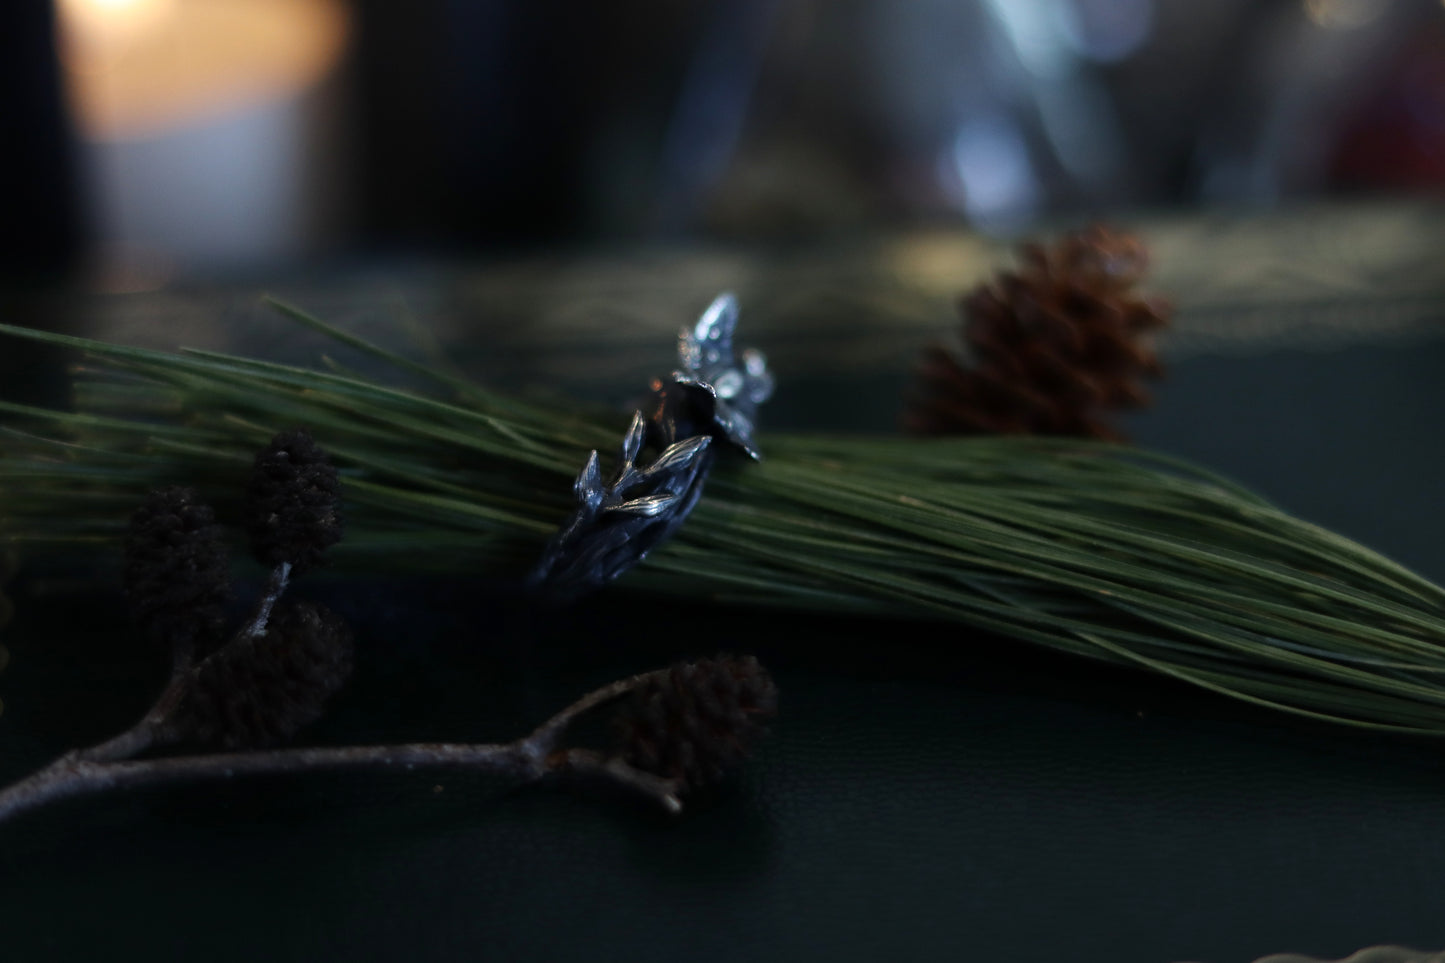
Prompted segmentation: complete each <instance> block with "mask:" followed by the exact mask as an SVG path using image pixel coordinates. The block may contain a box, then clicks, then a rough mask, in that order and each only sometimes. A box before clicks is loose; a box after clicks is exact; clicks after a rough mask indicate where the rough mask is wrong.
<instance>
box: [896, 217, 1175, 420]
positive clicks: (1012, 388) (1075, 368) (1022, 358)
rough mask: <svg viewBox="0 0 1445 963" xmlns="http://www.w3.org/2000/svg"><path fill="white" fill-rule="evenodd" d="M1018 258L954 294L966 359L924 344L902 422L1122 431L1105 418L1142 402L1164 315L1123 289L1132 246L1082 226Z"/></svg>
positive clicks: (1137, 247)
mask: <svg viewBox="0 0 1445 963" xmlns="http://www.w3.org/2000/svg"><path fill="white" fill-rule="evenodd" d="M1019 258H1020V261H1021V266H1020V267H1019V269H1018V270H1017V271H1015V272H1009V271H1005V272H1001V273H1000V274H999V275H998V277H997V278H995V279H994V280H993V281H992V282H991V283H986V284H983V285H980V286H979V287H978V288H977V289H975V290H974V291H972V292H971V293H969V294H967V295H965V296H964V297H963V298H962V300H961V301H960V308H961V311H962V314H963V340H964V345H965V347H966V349H967V352H968V354H969V356H970V357H969V363H967V364H966V363H964V362H963V361H961V360H960V359H959V358H957V357H956V356H955V355H954V353H953V352H951V351H950V350H948V348H946V347H944V346H943V345H941V344H936V345H932V346H930V347H929V348H927V349H926V350H925V352H924V354H923V358H922V361H921V363H920V365H919V371H918V379H917V383H916V388H915V390H914V392H913V393H912V395H911V397H910V399H909V403H908V407H907V410H906V412H905V414H904V427H905V429H907V430H908V431H911V432H915V433H917V434H925V435H947V434H1031V435H1068V436H1083V437H1093V438H1104V439H1111V440H1120V439H1122V437H1123V436H1122V435H1121V434H1120V433H1119V432H1118V430H1117V429H1115V428H1114V427H1113V426H1112V425H1110V424H1109V423H1108V416H1109V414H1110V412H1111V411H1113V410H1116V409H1124V408H1138V407H1142V406H1143V405H1146V404H1148V402H1149V400H1150V396H1149V393H1148V391H1146V390H1145V388H1144V387H1143V386H1142V385H1141V384H1140V381H1141V380H1142V379H1144V378H1157V377H1158V376H1159V375H1160V374H1161V368H1160V365H1159V361H1158V359H1157V358H1156V357H1155V355H1154V351H1153V346H1152V344H1151V343H1150V341H1151V339H1150V337H1149V334H1150V332H1152V331H1154V330H1156V329H1158V328H1162V327H1164V326H1165V325H1166V324H1167V323H1168V318H1169V314H1170V308H1169V306H1168V305H1167V304H1166V303H1164V302H1162V301H1159V300H1156V299H1146V298H1143V297H1141V296H1140V295H1139V294H1138V293H1137V292H1136V291H1135V286H1136V285H1137V284H1138V283H1139V281H1140V279H1141V278H1142V277H1143V276H1144V272H1145V268H1146V266H1147V263H1148V257H1147V254H1146V253H1145V251H1144V247H1143V245H1142V244H1141V243H1140V242H1139V241H1138V239H1136V238H1134V237H1132V236H1130V235H1127V234H1118V233H1113V232H1111V231H1109V230H1107V229H1105V228H1103V227H1100V226H1094V227H1091V228H1089V229H1087V230H1085V231H1081V232H1078V233H1076V234H1069V235H1066V236H1065V237H1063V238H1062V239H1061V240H1059V241H1058V242H1057V243H1055V244H1053V245H1052V246H1048V247H1045V246H1042V245H1038V244H1026V245H1024V246H1023V247H1022V248H1021V249H1020V252H1019Z"/></svg>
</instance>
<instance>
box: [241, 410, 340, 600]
mask: <svg viewBox="0 0 1445 963" xmlns="http://www.w3.org/2000/svg"><path fill="white" fill-rule="evenodd" d="M340 492H341V482H340V480H339V479H338V478H337V476H336V468H335V467H334V466H333V465H332V464H331V459H330V458H329V457H328V456H327V454H326V452H325V451H324V450H322V448H321V446H320V445H318V444H316V442H315V441H313V440H312V438H311V435H310V434H309V433H308V432H307V431H306V430H305V429H304V428H296V429H293V430H291V431H283V432H281V433H280V434H279V435H277V436H276V437H275V438H273V439H272V440H271V444H269V445H267V446H266V447H265V448H264V449H263V450H262V451H261V452H260V453H259V454H258V455H257V456H256V462H255V466H254V468H253V469H252V471H251V482H250V484H249V486H248V487H247V489H246V531H247V534H249V535H250V537H251V550H252V552H253V553H254V554H255V556H256V558H257V560H258V561H260V562H261V563H262V564H264V565H268V566H271V567H273V568H274V567H275V566H277V565H280V564H281V563H282V562H290V563H291V566H292V571H293V574H300V573H301V572H303V571H305V570H306V569H308V568H312V567H314V566H316V565H318V564H320V563H321V562H322V560H323V556H324V555H325V552H326V550H327V549H329V548H330V547H331V546H332V545H335V544H336V543H337V542H339V541H340V540H341V514H340V508H339V503H340V497H341V496H340Z"/></svg>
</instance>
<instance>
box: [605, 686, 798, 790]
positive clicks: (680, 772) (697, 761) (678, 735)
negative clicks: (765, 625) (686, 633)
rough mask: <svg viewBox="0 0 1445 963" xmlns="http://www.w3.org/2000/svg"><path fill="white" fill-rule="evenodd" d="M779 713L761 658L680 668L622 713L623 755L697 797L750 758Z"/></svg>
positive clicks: (619, 720) (646, 688)
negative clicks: (774, 715)
mask: <svg viewBox="0 0 1445 963" xmlns="http://www.w3.org/2000/svg"><path fill="white" fill-rule="evenodd" d="M777 706H778V689H777V686H776V685H775V684H774V683H773V680H772V677H771V676H770V675H768V672H767V670H766V669H764V668H763V667H762V666H761V665H759V664H758V660H757V659H755V658H752V657H747V658H726V657H723V658H717V659H701V660H699V661H697V662H688V663H680V664H678V665H675V666H673V667H672V668H670V669H668V670H667V672H666V674H665V675H663V676H662V677H661V678H660V679H657V680H654V681H652V682H650V683H648V684H646V685H643V686H641V687H639V688H638V689H637V691H636V692H634V693H633V695H632V697H631V699H629V700H628V702H627V703H626V704H625V705H624V707H623V708H622V709H621V710H620V711H619V713H618V715H617V720H616V725H617V730H618V735H619V743H620V748H621V752H622V755H623V758H625V759H626V760H627V762H628V763H630V764H631V765H633V766H636V767H637V768H639V769H642V770H644V771H646V772H650V773H653V774H654V775H658V776H663V777H665V778H668V779H673V780H676V781H677V783H678V788H679V791H680V792H684V793H687V792H695V791H697V790H699V789H705V788H707V787H709V786H711V785H714V784H716V783H718V782H720V781H721V780H722V779H723V778H725V777H726V776H727V774H728V773H729V772H730V771H731V770H732V769H734V768H735V767H737V766H738V765H739V764H741V763H742V762H743V760H744V759H746V758H747V756H748V754H749V752H751V750H752V744H753V743H754V742H755V741H756V740H757V739H758V737H760V736H761V735H762V734H763V732H764V731H765V730H764V726H763V724H764V722H766V720H768V719H769V718H771V717H772V716H773V714H774V713H776V712H777Z"/></svg>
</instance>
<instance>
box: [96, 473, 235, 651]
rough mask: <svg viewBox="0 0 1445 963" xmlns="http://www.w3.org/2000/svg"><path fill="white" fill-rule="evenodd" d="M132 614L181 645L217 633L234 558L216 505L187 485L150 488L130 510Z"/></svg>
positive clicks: (156, 635)
mask: <svg viewBox="0 0 1445 963" xmlns="http://www.w3.org/2000/svg"><path fill="white" fill-rule="evenodd" d="M122 580H123V584H124V587H125V594H126V599H127V601H128V602H129V604H130V613H131V618H132V619H133V620H134V621H135V623H136V625H138V626H139V627H140V628H141V630H142V631H144V632H145V633H146V634H147V635H149V636H151V638H153V639H155V640H157V641H159V642H162V643H164V644H166V645H170V646H173V647H175V648H177V649H192V648H197V647H200V648H205V647H207V646H208V644H209V643H211V642H213V641H215V640H216V639H217V638H219V635H220V630H221V625H222V622H223V620H224V618H225V610H226V603H227V601H228V600H229V599H230V597H231V588H230V585H231V583H230V559H229V557H228V555H227V552H226V547H225V543H224V542H223V541H222V539H221V530H220V528H219V527H218V526H217V525H216V521H215V516H214V515H213V514H212V512H211V509H210V506H208V505H206V504H204V503H203V502H201V500H200V498H199V497H198V496H197V495H196V493H195V492H194V491H192V490H191V489H189V488H176V487H172V488H163V489H160V490H159V491H154V492H151V494H150V495H149V496H148V497H147V498H146V500H145V501H144V502H143V503H142V504H141V506H140V507H139V508H138V509H136V511H135V514H134V515H132V516H131V521H130V532H129V534H128V535H127V536H126V541H125V562H124V570H123V572H122Z"/></svg>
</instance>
